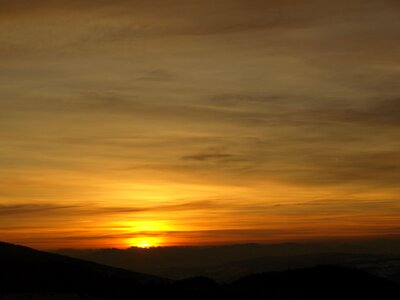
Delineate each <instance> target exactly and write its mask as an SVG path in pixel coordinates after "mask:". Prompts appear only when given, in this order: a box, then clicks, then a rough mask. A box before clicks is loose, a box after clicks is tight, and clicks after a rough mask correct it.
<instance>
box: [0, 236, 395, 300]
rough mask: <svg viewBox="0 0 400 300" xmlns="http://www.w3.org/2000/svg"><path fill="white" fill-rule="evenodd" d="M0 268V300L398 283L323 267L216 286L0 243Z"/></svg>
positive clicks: (277, 296) (357, 289)
mask: <svg viewBox="0 0 400 300" xmlns="http://www.w3.org/2000/svg"><path fill="white" fill-rule="evenodd" d="M185 259H188V258H187V257H186V258H185ZM257 259H258V258H256V259H255V261H254V262H253V263H254V264H257ZM262 261H265V260H264V259H262ZM222 262H223V263H225V262H224V261H222ZM270 263H272V260H271V261H270ZM239 264H240V265H242V264H243V265H245V264H248V265H249V266H250V265H251V264H252V263H251V260H250V261H249V260H248V261H247V263H246V262H245V261H242V262H241V263H239ZM258 264H259V266H260V269H263V268H264V267H262V264H261V263H260V262H259V263H258ZM266 266H267V265H266ZM0 270H1V272H0V300H28V299H29V300H59V299H61V300H80V299H82V300H83V299H86V300H101V299H103V300H114V299H115V300H119V299H121V300H122V299H170V298H171V299H270V300H289V299H291V300H296V299H298V300H303V299H304V300H306V299H307V300H313V299H319V300H320V299H324V300H330V299H335V300H336V299H363V300H364V299H377V300H378V299H379V300H382V299H394V300H397V299H400V287H399V285H398V284H397V283H395V282H393V281H390V280H387V279H384V278H381V277H378V276H375V275H372V274H370V273H367V272H365V271H362V270H358V269H354V268H349V267H340V266H328V265H319V266H315V267H311V268H300V269H292V270H286V271H280V272H263V273H258V274H252V275H249V276H244V277H242V278H240V279H237V280H233V281H231V282H229V283H223V284H217V283H216V282H215V281H214V280H212V279H209V278H207V277H193V278H188V279H184V280H170V279H165V278H161V277H157V276H152V275H147V274H143V273H137V272H132V271H126V270H123V269H120V268H114V267H108V266H104V265H101V264H97V263H93V262H88V261H85V260H81V259H76V258H70V257H66V256H62V255H58V254H52V253H46V252H41V251H37V250H34V249H31V248H27V247H22V246H17V245H12V244H7V243H0Z"/></svg>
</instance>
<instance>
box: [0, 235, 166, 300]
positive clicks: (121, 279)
mask: <svg viewBox="0 0 400 300" xmlns="http://www.w3.org/2000/svg"><path fill="white" fill-rule="evenodd" d="M0 268H1V272H0V282H1V285H0V294H2V295H6V294H8V295H10V294H20V293H42V292H46V293H57V294H66V293H70V294H79V295H88V296H92V297H100V298H106V299H113V298H115V297H119V296H125V295H130V294H132V295H133V294H134V293H135V291H140V290H143V289H144V288H146V289H149V290H152V289H151V288H149V287H150V286H151V287H157V288H158V287H159V286H163V285H165V284H167V283H168V282H169V280H167V279H162V278H158V277H156V276H151V275H146V274H141V273H136V272H131V271H127V270H123V269H118V268H112V267H108V266H104V265H100V264H97V263H93V262H88V261H84V260H80V259H75V258H70V257H66V256H61V255H57V254H52V253H47V252H42V251H37V250H34V249H31V248H27V247H23V246H18V245H12V244H8V243H3V242H1V243H0ZM0 299H1V298H0Z"/></svg>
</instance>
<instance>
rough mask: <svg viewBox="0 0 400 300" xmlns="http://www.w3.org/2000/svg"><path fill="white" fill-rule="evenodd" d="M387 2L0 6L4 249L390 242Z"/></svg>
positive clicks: (391, 96) (393, 42) (394, 58)
mask: <svg viewBox="0 0 400 300" xmlns="http://www.w3.org/2000/svg"><path fill="white" fill-rule="evenodd" d="M399 82H400V1H398V0H336V1H330V0H314V1H313V0H201V1H200V0H153V1H150V0H130V1H128V0H112V1H111V0H109V1H106V0H85V1H83V0H69V1H62V0H59V1H57V0H54V1H51V0H0V240H4V241H8V242H14V243H21V244H25V245H29V246H33V247H37V248H40V249H53V248H62V247H81V248H87V247H120V248H126V247H129V246H139V245H142V246H146V245H150V246H169V245H204V244H226V243H244V242H274V243H275V242H291V241H309V240H321V239H337V238H339V239H341V238H346V239H347V238H349V237H350V238H366V237H367V238H368V237H395V236H400V186H399V182H400V84H399Z"/></svg>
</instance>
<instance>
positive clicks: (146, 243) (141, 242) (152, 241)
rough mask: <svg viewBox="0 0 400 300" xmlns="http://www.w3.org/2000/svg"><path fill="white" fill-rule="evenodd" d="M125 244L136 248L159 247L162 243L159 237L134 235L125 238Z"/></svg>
mask: <svg viewBox="0 0 400 300" xmlns="http://www.w3.org/2000/svg"><path fill="white" fill-rule="evenodd" d="M126 244H127V245H128V246H130V247H138V248H152V247H159V246H161V245H162V239H161V238H160V237H155V236H152V237H135V238H130V239H128V240H127V242H126Z"/></svg>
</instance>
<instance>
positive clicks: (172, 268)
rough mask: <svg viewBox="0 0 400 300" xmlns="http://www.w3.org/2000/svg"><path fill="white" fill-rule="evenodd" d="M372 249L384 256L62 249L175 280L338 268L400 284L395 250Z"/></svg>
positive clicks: (327, 250) (302, 250) (323, 249)
mask: <svg viewBox="0 0 400 300" xmlns="http://www.w3.org/2000/svg"><path fill="white" fill-rule="evenodd" d="M381 246H385V244H381ZM372 249H373V250H374V251H375V252H377V253H380V254H365V253H366V251H368V250H369V251H371V248H368V247H366V246H365V245H364V247H363V245H361V244H357V245H354V244H353V246H352V247H351V246H350V245H338V244H335V245H322V244H277V245H262V244H242V245H227V246H207V247H161V248H150V249H140V248H129V249H126V250H120V249H93V250H60V251H59V253H62V254H64V255H68V256H72V257H77V258H81V259H86V260H90V261H94V262H97V263H102V264H106V265H110V266H114V267H120V268H125V269H129V270H134V271H140V272H144V273H149V274H155V275H157V276H161V277H167V278H171V279H177V280H179V279H184V278H187V277H193V276H205V277H210V278H213V279H215V280H216V281H218V282H229V281H233V280H236V279H239V278H241V277H243V276H247V275H250V274H253V273H260V272H267V271H268V272H269V271H284V270H287V269H297V268H309V267H315V266H318V265H335V266H342V267H349V268H357V269H361V270H365V271H368V272H370V273H372V274H375V275H379V276H382V277H385V278H388V279H390V280H393V281H397V282H399V283H400V255H396V254H395V253H396V251H395V250H396V248H394V247H393V246H392V247H391V248H390V247H382V249H379V248H378V247H375V248H372ZM378 250H379V251H378ZM334 251H341V252H334ZM344 251H347V252H344ZM364 251H365V252H364ZM382 253H386V254H382ZM389 253H391V254H389ZM398 253H400V251H399V252H398Z"/></svg>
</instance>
